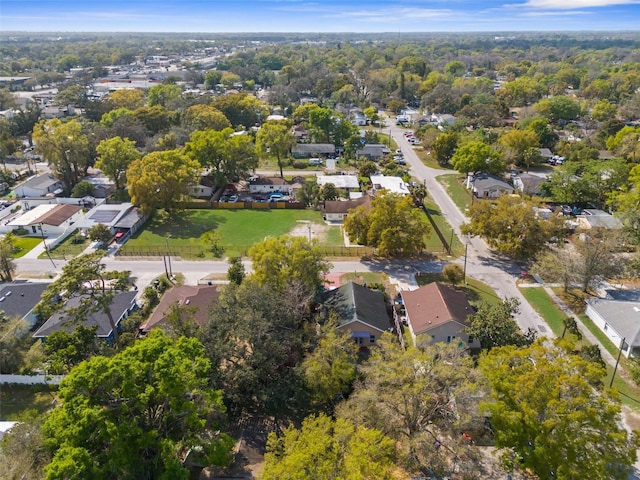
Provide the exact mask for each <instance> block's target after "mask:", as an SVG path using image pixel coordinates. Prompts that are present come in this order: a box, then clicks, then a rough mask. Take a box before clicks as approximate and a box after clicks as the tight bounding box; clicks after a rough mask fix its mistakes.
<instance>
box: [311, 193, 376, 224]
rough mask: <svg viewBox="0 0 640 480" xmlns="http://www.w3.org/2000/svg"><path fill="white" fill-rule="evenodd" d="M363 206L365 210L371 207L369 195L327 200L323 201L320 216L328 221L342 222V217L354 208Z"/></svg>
mask: <svg viewBox="0 0 640 480" xmlns="http://www.w3.org/2000/svg"><path fill="white" fill-rule="evenodd" d="M361 205H362V206H363V207H364V208H365V209H366V210H369V208H371V197H370V196H369V195H363V196H362V197H360V198H356V199H353V200H327V201H325V202H324V208H323V214H322V218H323V219H324V221H325V222H328V223H344V219H345V217H346V216H347V215H349V212H350V211H351V210H353V209H354V208H358V207H359V206H361Z"/></svg>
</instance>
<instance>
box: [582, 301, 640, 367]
mask: <svg viewBox="0 0 640 480" xmlns="http://www.w3.org/2000/svg"><path fill="white" fill-rule="evenodd" d="M585 314H586V315H587V317H589V318H590V319H591V321H592V322H593V323H594V324H595V325H596V326H597V327H598V328H599V329H600V330H602V332H603V333H604V334H605V335H606V336H607V338H609V340H611V342H612V343H613V344H614V345H616V346H617V347H618V348H620V349H621V351H622V354H623V355H624V356H625V357H627V358H629V357H630V356H633V357H640V302H638V301H624V300H609V299H606V298H590V299H589V300H587V308H586V310H585Z"/></svg>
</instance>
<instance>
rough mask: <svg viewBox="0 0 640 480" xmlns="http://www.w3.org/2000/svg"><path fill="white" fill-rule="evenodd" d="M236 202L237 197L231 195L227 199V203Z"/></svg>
mask: <svg viewBox="0 0 640 480" xmlns="http://www.w3.org/2000/svg"><path fill="white" fill-rule="evenodd" d="M237 201H238V196H237V195H231V196H230V197H229V203H236V202H237Z"/></svg>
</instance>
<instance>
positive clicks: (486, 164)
mask: <svg viewBox="0 0 640 480" xmlns="http://www.w3.org/2000/svg"><path fill="white" fill-rule="evenodd" d="M451 166H452V167H453V168H455V169H456V170H458V171H459V172H460V173H465V174H467V173H471V172H488V173H494V174H497V173H502V172H504V170H505V165H504V162H503V161H502V155H501V154H500V152H497V151H495V150H493V149H492V148H491V146H490V145H487V144H486V143H484V142H478V141H473V142H469V143H467V144H465V145H462V146H461V147H459V148H458V149H457V150H456V152H455V153H454V154H453V156H452V157H451Z"/></svg>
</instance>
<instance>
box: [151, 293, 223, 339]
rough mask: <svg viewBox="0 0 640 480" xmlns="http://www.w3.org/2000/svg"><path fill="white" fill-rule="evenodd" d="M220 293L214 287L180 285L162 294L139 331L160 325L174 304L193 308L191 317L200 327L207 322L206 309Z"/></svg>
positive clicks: (216, 299)
mask: <svg viewBox="0 0 640 480" xmlns="http://www.w3.org/2000/svg"><path fill="white" fill-rule="evenodd" d="M219 296H220V291H219V290H218V287H217V286H215V285H182V286H179V287H174V288H172V289H171V290H169V291H168V292H167V293H165V294H164V296H163V297H162V300H161V301H160V303H159V304H158V306H157V307H156V309H155V310H154V311H153V313H152V314H151V317H149V320H147V321H146V322H145V323H144V325H142V326H140V329H141V330H144V331H149V330H151V329H152V328H155V327H158V326H160V325H162V324H163V323H164V322H166V320H167V315H168V314H169V312H170V311H171V307H172V306H173V305H174V304H176V303H177V304H178V305H179V306H181V307H195V312H194V313H193V315H192V317H193V319H194V320H195V321H196V323H197V324H198V325H200V326H202V325H204V324H205V323H206V322H207V320H208V318H209V317H208V313H209V311H208V307H209V306H211V305H212V304H213V303H214V302H217V301H218V297H219Z"/></svg>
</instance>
